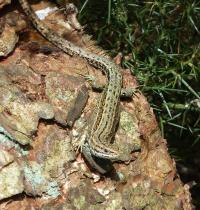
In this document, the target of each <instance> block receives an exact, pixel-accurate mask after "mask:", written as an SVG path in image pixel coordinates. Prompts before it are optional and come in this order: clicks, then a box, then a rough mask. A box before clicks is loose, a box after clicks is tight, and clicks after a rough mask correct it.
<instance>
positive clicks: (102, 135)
mask: <svg viewBox="0 0 200 210" xmlns="http://www.w3.org/2000/svg"><path fill="white" fill-rule="evenodd" d="M19 2H20V4H21V7H22V8H23V10H24V12H25V13H26V15H27V16H28V17H29V18H30V20H31V21H32V23H33V25H34V26H35V28H36V29H37V30H38V31H39V32H40V33H41V34H42V35H43V36H44V37H45V38H46V39H47V40H49V41H50V42H52V43H53V44H54V45H56V46H57V47H58V48H60V49H61V50H63V51H64V52H65V53H67V54H69V55H71V56H79V57H81V58H83V59H84V60H86V61H87V62H88V63H89V64H90V65H91V66H94V67H95V68H98V69H100V70H101V71H102V72H104V73H105V75H106V76H107V80H108V82H107V86H106V88H105V89H104V91H103V94H102V96H101V99H100V102H99V103H98V105H97V109H96V114H95V117H94V122H93V124H92V125H91V126H88V128H92V129H90V130H91V131H90V132H87V133H86V135H85V136H86V140H85V141H86V144H85V147H86V146H87V147H89V151H90V152H91V154H90V156H91V155H94V156H96V157H99V158H105V159H109V160H121V158H120V151H119V149H118V148H117V147H116V145H115V144H112V143H111V139H112V138H113V136H114V133H115V128H116V124H117V122H118V120H119V119H118V116H119V114H118V113H119V97H120V92H121V87H122V75H121V73H120V70H119V67H118V66H117V65H115V64H114V63H113V62H112V61H110V60H109V59H107V58H105V57H103V56H99V55H96V54H93V53H90V52H87V51H85V50H84V49H82V48H80V47H77V46H76V45H74V44H73V43H71V42H69V41H67V40H66V39H64V38H62V37H60V36H59V35H58V34H57V33H55V32H53V31H52V30H51V29H50V28H48V26H47V25H45V24H44V23H43V22H42V21H41V20H39V18H38V17H37V16H36V14H35V13H34V11H33V10H32V9H31V6H30V4H29V3H28V1H27V0H19ZM83 148H84V147H83ZM87 150H88V148H87ZM83 153H84V155H85V156H86V158H87V159H89V158H91V157H89V156H87V154H86V153H87V152H84V150H83ZM89 162H90V163H91V160H89ZM93 162H94V161H93ZM91 164H92V163H91ZM92 165H93V166H94V164H92ZM94 167H95V166H94ZM95 168H96V167H95ZM98 170H99V169H98ZM99 171H100V170H99Z"/></svg>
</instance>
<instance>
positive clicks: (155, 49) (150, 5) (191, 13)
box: [79, 0, 200, 207]
mask: <svg viewBox="0 0 200 210" xmlns="http://www.w3.org/2000/svg"><path fill="white" fill-rule="evenodd" d="M79 10H80V14H79V19H80V21H81V23H82V24H86V30H87V32H88V33H90V34H92V35H93V37H94V39H95V40H97V43H98V44H99V45H100V46H101V47H103V48H104V49H105V50H106V51H107V52H108V53H109V54H110V55H111V56H116V55H117V54H118V53H121V54H122V66H123V67H124V68H128V69H130V70H131V72H132V74H133V75H135V76H136V77H137V80H138V82H139V84H140V86H141V90H142V92H143V93H144V94H145V95H146V97H147V98H148V101H149V103H150V104H151V106H152V107H153V108H154V112H155V114H156V116H157V119H158V121H159V124H160V129H161V131H162V135H163V137H165V138H166V139H167V140H168V144H169V148H170V153H171V155H172V156H173V157H174V158H175V159H176V161H177V164H179V163H180V164H183V165H184V166H186V167H187V168H194V167H196V169H197V171H198V172H199V171H200V167H199V164H198V163H200V154H199V149H200V42H199V41H200V38H199V37H200V1H198V0H196V1H195V0H188V1H186V0H169V1H163V0H157V1H156V0H154V1H139V0H135V1H134V0H101V1H95V0H81V1H80V5H79ZM195 161H196V162H195ZM179 173H180V174H181V173H182V172H181V170H180V172H179ZM181 177H182V180H183V181H184V182H189V181H191V180H196V182H198V183H200V175H194V176H193V175H192V174H184V173H182V176H181ZM199 190H200V186H199V185H198V184H197V185H196V186H195V187H194V188H193V190H192V192H193V197H194V202H195V205H196V206H197V207H198V206H199V207H200V198H198V192H197V191H199Z"/></svg>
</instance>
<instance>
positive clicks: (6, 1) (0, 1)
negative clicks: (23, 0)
mask: <svg viewBox="0 0 200 210" xmlns="http://www.w3.org/2000/svg"><path fill="white" fill-rule="evenodd" d="M10 2H11V0H0V9H1V8H2V7H3V6H5V5H7V4H10Z"/></svg>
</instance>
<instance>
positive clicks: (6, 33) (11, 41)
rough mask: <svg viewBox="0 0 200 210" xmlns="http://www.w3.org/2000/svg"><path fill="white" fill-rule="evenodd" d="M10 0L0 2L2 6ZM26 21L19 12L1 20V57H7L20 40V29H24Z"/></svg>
mask: <svg viewBox="0 0 200 210" xmlns="http://www.w3.org/2000/svg"><path fill="white" fill-rule="evenodd" d="M6 3H10V1H7V2H6V1H4V2H0V8H1V7H2V6H3V5H5V4H6ZM25 26H26V22H25V21H24V20H23V19H22V17H21V16H20V14H19V13H17V12H15V13H11V14H8V15H6V16H5V17H4V18H3V19H2V20H1V22H0V27H1V33H0V57H1V56H2V57H6V56H7V55H8V54H10V53H11V52H12V51H13V50H14V48H15V45H16V43H17V42H18V40H19V36H18V34H17V32H18V31H20V30H22V29H24V28H25Z"/></svg>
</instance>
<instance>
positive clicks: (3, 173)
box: [0, 162, 24, 200]
mask: <svg viewBox="0 0 200 210" xmlns="http://www.w3.org/2000/svg"><path fill="white" fill-rule="evenodd" d="M0 190H1V193H0V200H2V199H4V198H9V197H11V196H13V195H16V194H19V193H22V192H23V190H24V184H23V173H22V169H21V167H20V166H19V165H18V164H17V163H16V162H12V163H10V164H8V165H7V166H5V167H3V168H2V169H1V170H0Z"/></svg>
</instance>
